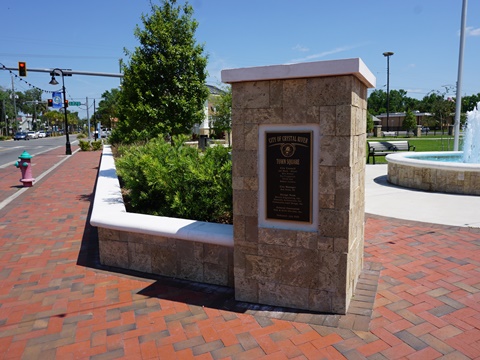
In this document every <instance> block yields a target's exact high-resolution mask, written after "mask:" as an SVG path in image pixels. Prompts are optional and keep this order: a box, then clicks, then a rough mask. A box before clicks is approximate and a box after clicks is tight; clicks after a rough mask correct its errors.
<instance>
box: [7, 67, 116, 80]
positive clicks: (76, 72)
mask: <svg viewBox="0 0 480 360" xmlns="http://www.w3.org/2000/svg"><path fill="white" fill-rule="evenodd" d="M0 69H4V70H13V71H15V70H18V67H8V66H4V67H3V68H0ZM25 70H26V69H25ZM54 70H55V75H57V76H61V75H62V74H61V73H60V71H59V70H58V69H54V68H52V69H40V68H28V71H29V72H44V73H49V74H52V73H53V72H54ZM62 71H63V72H64V75H63V76H72V75H87V76H105V77H115V78H123V74H120V73H105V72H94V71H79V70H71V69H62Z"/></svg>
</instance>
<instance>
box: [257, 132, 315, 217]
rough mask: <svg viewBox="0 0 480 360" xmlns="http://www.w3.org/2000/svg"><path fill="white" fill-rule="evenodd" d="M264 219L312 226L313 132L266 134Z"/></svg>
mask: <svg viewBox="0 0 480 360" xmlns="http://www.w3.org/2000/svg"><path fill="white" fill-rule="evenodd" d="M265 137H266V138H265V147H266V149H265V150H266V157H265V163H266V177H265V179H266V180H265V181H266V184H265V185H266V186H265V188H266V206H265V208H266V217H267V219H274V220H286V221H297V222H305V223H311V222H312V138H313V137H312V131H297V132H265Z"/></svg>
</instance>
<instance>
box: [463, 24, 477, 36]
mask: <svg viewBox="0 0 480 360" xmlns="http://www.w3.org/2000/svg"><path fill="white" fill-rule="evenodd" d="M465 35H467V36H480V28H476V29H475V28H473V27H472V26H467V28H466V29H465Z"/></svg>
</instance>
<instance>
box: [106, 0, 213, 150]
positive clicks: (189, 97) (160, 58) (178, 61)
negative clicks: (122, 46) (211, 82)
mask: <svg viewBox="0 0 480 360" xmlns="http://www.w3.org/2000/svg"><path fill="white" fill-rule="evenodd" d="M176 2H177V1H176V0H163V1H162V5H161V6H158V5H154V4H151V14H150V15H149V16H145V15H142V22H143V26H144V28H143V29H141V28H139V27H138V26H137V28H136V29H135V36H136V37H137V38H138V40H139V42H140V46H138V47H136V48H135V50H134V52H133V53H131V52H129V51H127V50H125V53H126V55H127V56H129V57H130V59H129V62H128V64H126V65H125V66H124V67H123V70H124V78H123V82H122V91H121V93H120V99H119V121H118V126H117V128H116V129H115V130H114V131H113V134H112V137H111V141H112V142H113V143H115V142H126V143H132V142H134V141H138V140H148V139H151V138H155V137H157V136H159V135H166V134H170V135H176V134H186V133H189V132H190V131H191V129H192V127H193V125H194V124H196V123H201V122H202V120H203V118H204V103H205V101H206V99H207V98H208V94H209V91H208V88H207V86H206V84H205V81H206V76H207V73H206V65H207V57H206V56H204V55H203V50H204V47H203V45H198V44H196V43H195V36H194V35H195V31H196V29H197V27H198V23H197V21H195V20H193V19H192V15H193V8H192V7H191V6H190V5H189V4H188V3H185V5H184V6H183V7H180V6H176Z"/></svg>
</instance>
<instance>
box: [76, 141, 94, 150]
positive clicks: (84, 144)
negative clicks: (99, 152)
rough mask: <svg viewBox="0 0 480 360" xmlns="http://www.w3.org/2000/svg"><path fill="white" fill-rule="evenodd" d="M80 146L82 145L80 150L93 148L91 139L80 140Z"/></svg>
mask: <svg viewBox="0 0 480 360" xmlns="http://www.w3.org/2000/svg"><path fill="white" fill-rule="evenodd" d="M78 146H80V150H82V151H89V150H90V149H91V146H90V142H89V141H84V140H79V141H78Z"/></svg>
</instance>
